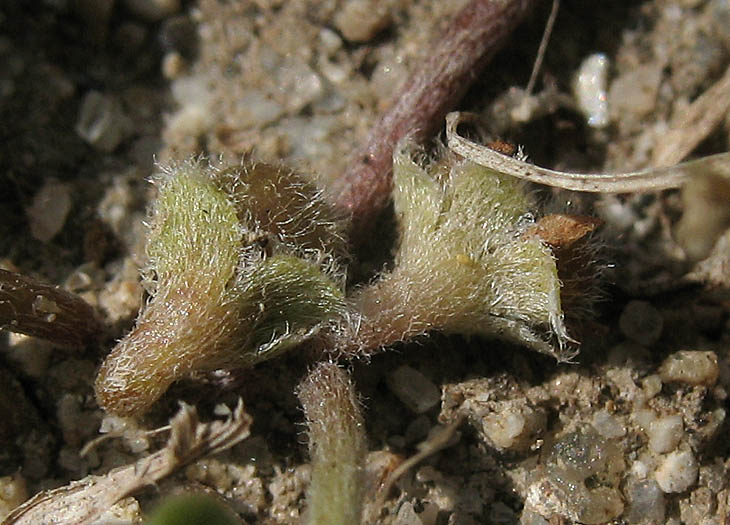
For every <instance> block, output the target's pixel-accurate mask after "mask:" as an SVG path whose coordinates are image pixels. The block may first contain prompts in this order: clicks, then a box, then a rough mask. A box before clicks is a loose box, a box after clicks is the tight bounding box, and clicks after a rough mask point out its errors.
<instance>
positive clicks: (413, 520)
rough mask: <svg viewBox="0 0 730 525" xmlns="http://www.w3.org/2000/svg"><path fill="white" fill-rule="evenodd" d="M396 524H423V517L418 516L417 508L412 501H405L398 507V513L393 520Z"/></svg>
mask: <svg viewBox="0 0 730 525" xmlns="http://www.w3.org/2000/svg"><path fill="white" fill-rule="evenodd" d="M393 523H395V524H396V525H423V522H422V521H421V518H419V517H418V514H417V513H416V509H414V508H413V504H412V503H411V502H410V501H405V502H404V503H403V505H401V506H400V509H398V514H397V515H396V517H395V521H394V522H393Z"/></svg>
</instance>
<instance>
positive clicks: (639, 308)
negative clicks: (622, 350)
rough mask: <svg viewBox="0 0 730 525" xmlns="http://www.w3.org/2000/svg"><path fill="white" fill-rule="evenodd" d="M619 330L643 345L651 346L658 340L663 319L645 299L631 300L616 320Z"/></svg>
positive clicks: (662, 326)
mask: <svg viewBox="0 0 730 525" xmlns="http://www.w3.org/2000/svg"><path fill="white" fill-rule="evenodd" d="M618 324H619V328H620V329H621V332H622V333H623V334H624V335H625V336H626V337H628V338H629V339H631V340H632V341H635V342H637V343H639V344H640V345H643V346H651V345H653V344H654V343H656V342H657V341H658V340H659V337H661V335H662V329H663V328H664V319H663V318H662V316H661V314H660V313H659V312H658V311H657V309H656V308H654V307H653V306H652V305H651V304H649V303H647V302H646V301H631V302H629V304H627V305H626V308H624V311H623V312H622V313H621V317H620V318H619V321H618Z"/></svg>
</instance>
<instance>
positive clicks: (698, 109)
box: [652, 67, 730, 167]
mask: <svg viewBox="0 0 730 525" xmlns="http://www.w3.org/2000/svg"><path fill="white" fill-rule="evenodd" d="M728 110H730V67H728V68H727V70H726V71H725V74H724V75H723V76H722V78H721V79H720V80H718V81H717V82H716V83H715V84H714V85H713V86H712V87H711V88H710V89H708V90H707V91H705V92H704V93H703V94H702V95H701V96H700V97H698V98H697V100H695V101H694V102H693V103H692V104H691V105H690V106H689V107H688V108H686V109H685V111H683V112H682V113H681V114H680V115H679V116H678V117H677V118H675V119H673V122H672V123H671V125H670V126H671V129H670V130H669V131H667V132H666V133H665V134H664V135H663V136H662V140H661V141H660V142H659V143H658V144H657V146H656V149H655V150H654V158H653V162H652V163H653V165H654V166H657V167H661V166H671V165H673V164H676V163H677V162H679V161H681V160H682V159H684V158H685V157H686V156H687V155H689V154H690V153H692V150H693V149H695V148H696V147H697V145H698V144H699V143H700V142H702V141H703V140H704V139H705V138H707V136H708V135H709V134H710V133H712V130H714V129H715V128H716V127H717V125H718V124H719V123H720V122H722V120H723V119H724V118H725V117H726V116H727V113H728Z"/></svg>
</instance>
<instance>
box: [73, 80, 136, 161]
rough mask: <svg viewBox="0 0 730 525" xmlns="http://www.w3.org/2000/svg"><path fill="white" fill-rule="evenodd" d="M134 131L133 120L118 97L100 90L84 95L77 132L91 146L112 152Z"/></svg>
mask: <svg viewBox="0 0 730 525" xmlns="http://www.w3.org/2000/svg"><path fill="white" fill-rule="evenodd" d="M132 131H133V129H132V121H131V120H130V119H129V117H128V116H127V115H126V113H125V112H124V109H123V108H122V106H121V104H120V103H119V101H118V100H117V99H115V98H113V97H110V96H108V95H104V94H102V93H99V92H98V91H89V92H88V93H87V94H86V95H85V96H84V100H83V101H82V102H81V109H80V110H79V118H78V121H77V122H76V133H78V134H79V136H80V137H81V138H82V139H84V140H85V141H86V142H88V143H89V144H90V145H91V146H93V147H94V148H96V149H98V150H99V151H103V152H105V153H111V152H112V151H114V150H115V149H116V148H117V146H119V144H120V143H122V142H123V141H124V140H126V139H127V137H129V135H130V134H131V133H132Z"/></svg>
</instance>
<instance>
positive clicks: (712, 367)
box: [659, 350, 720, 387]
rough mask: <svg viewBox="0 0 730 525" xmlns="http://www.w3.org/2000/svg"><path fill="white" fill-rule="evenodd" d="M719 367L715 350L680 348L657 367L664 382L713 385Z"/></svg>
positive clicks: (718, 372)
mask: <svg viewBox="0 0 730 525" xmlns="http://www.w3.org/2000/svg"><path fill="white" fill-rule="evenodd" d="M719 374H720V369H719V367H718V364H717V355H716V354H715V352H703V351H693V350H680V351H679V352H675V353H673V354H672V355H670V356H669V357H667V358H666V359H665V360H664V362H663V363H662V365H661V366H660V367H659V376H660V377H661V378H662V381H664V382H665V383H671V382H677V383H686V384H688V385H704V386H708V387H710V386H713V385H714V384H715V383H716V382H717V377H718V375H719Z"/></svg>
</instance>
